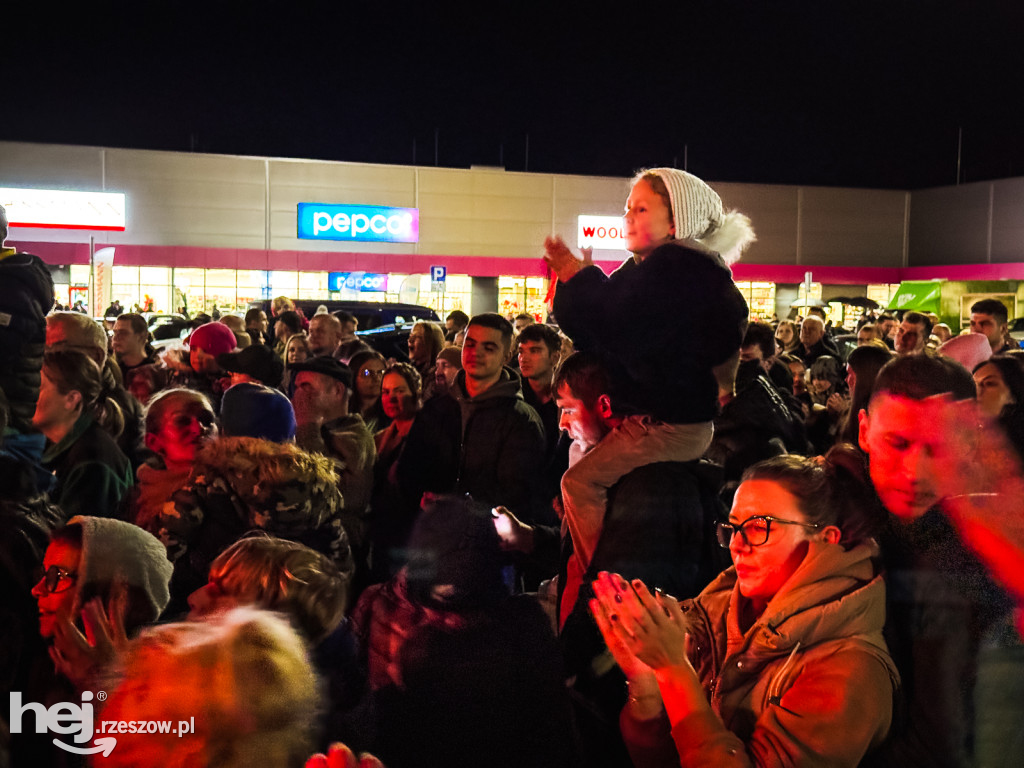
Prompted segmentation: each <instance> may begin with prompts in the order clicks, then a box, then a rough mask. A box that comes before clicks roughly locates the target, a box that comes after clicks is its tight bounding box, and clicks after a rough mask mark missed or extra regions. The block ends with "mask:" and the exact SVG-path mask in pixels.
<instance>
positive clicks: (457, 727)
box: [352, 570, 575, 768]
mask: <svg viewBox="0 0 1024 768" xmlns="http://www.w3.org/2000/svg"><path fill="white" fill-rule="evenodd" d="M352 623H353V627H354V631H355V633H356V635H357V637H358V638H359V640H360V641H361V644H362V645H361V647H362V649H363V652H364V654H365V658H366V660H367V662H368V666H369V679H370V687H371V689H372V690H373V694H372V706H373V709H374V711H375V713H376V728H375V729H374V730H375V731H376V732H377V733H378V738H379V739H380V742H379V744H377V745H376V746H374V748H373V751H374V752H375V753H376V754H378V755H379V756H380V757H381V758H382V759H383V760H386V761H387V765H389V766H393V767H394V768H405V766H442V765H443V766H448V767H451V768H454V767H457V766H466V767H467V768H469V767H470V766H472V767H473V768H477V767H478V766H495V767H497V768H504V767H505V766H507V767H508V768H512V767H513V766H516V767H517V768H518V767H521V766H536V767H537V768H548V767H549V766H550V768H555V767H556V766H557V767H558V768H563V766H567V767H568V768H571V767H572V766H573V765H574V763H573V754H574V751H575V745H574V741H573V727H572V725H573V724H572V717H571V711H570V708H569V698H568V695H567V693H566V689H565V686H564V685H563V682H562V675H561V665H560V663H559V659H558V652H557V649H556V647H555V641H554V637H553V634H552V630H551V626H550V624H549V623H548V621H547V619H546V617H545V616H544V613H543V612H542V610H541V609H540V607H539V606H538V604H537V602H536V600H534V599H533V598H532V597H530V596H526V595H518V596H515V597H510V598H504V599H501V600H498V601H496V602H494V603H490V604H487V605H486V606H482V607H479V608H476V609H467V610H464V611H455V610H443V609H438V608H436V607H432V606H426V605H423V604H421V603H420V602H417V601H416V600H414V599H413V598H412V597H411V595H410V590H409V586H408V583H407V579H406V571H405V570H403V571H401V572H400V573H399V574H398V576H396V577H395V578H393V579H392V580H391V581H389V582H387V583H385V584H378V585H374V586H372V587H370V588H369V589H367V590H366V592H364V593H363V595H362V597H361V598H360V599H359V603H358V605H357V606H356V609H355V611H354V612H353V616H352Z"/></svg>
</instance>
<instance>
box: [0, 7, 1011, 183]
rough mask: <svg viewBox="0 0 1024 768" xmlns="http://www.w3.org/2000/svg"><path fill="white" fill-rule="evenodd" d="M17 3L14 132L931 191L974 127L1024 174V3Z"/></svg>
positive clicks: (13, 13)
mask: <svg viewBox="0 0 1024 768" xmlns="http://www.w3.org/2000/svg"><path fill="white" fill-rule="evenodd" d="M11 5H12V4H7V6H8V7H7V8H5V10H4V11H3V12H2V15H0V31H2V39H3V41H4V42H3V48H2V50H3V54H2V59H0V60H2V69H3V72H4V77H3V82H4V84H5V87H4V96H3V104H2V107H0V115H2V119H0V139H6V140H16V141H34V142H56V143H71V144H91V145H101V146H115V147H133V148H147V149H167V150H178V151H189V150H194V151H197V152H215V153H227V154H251V155H270V156H285V157H307V158H316V159H330V160H350V161H357V162H374V163H413V162H415V163H417V164H419V165H433V164H434V163H435V154H434V147H435V136H436V137H437V163H438V164H440V165H442V166H448V167H469V166H470V165H503V166H505V167H506V168H507V169H509V170H530V171H539V172H557V173H580V174H607V175H618V176H625V175H629V174H631V173H632V172H633V171H634V170H636V169H637V168H640V167H643V166H649V165H671V164H676V165H678V166H680V167H681V166H682V165H683V163H684V158H685V162H686V164H687V167H688V169H689V170H690V171H691V172H694V173H696V174H698V175H700V176H702V177H704V178H706V179H709V180H713V181H737V182H752V183H758V182H763V183H775V184H817V185H838V186H855V187H889V188H910V189H918V188H922V187H928V186H938V185H945V184H952V183H955V181H956V179H957V142H958V131H959V130H960V129H962V132H963V149H962V154H961V157H962V167H961V172H960V173H961V180H963V181H978V180H982V179H991V178H999V177H1006V176H1014V175H1021V176H1024V3H1020V2H996V3H986V2H977V1H976V2H947V1H946V0H942V1H941V2H929V0H916V1H915V2H898V1H892V0H890V1H889V2H880V3H875V2H837V1H835V0H818V2H813V3H812V2H786V1H785V0H773V1H771V2H769V1H768V0H764V1H762V2H732V1H731V0H717V2H690V1H688V0H678V2H675V3H672V4H670V5H668V6H662V5H661V4H652V3H646V2H642V1H641V2H627V3H620V4H615V5H611V4H597V3H591V4H579V5H577V4H556V3H550V2H549V3H543V4H541V3H536V4H535V3H523V2H520V3H504V2H488V3H474V4H440V3H420V4H418V5H416V6H414V7H413V8H409V7H407V6H405V5H404V4H391V3H384V2H381V3H358V4H356V3H351V2H341V1H338V2H332V3H326V2H297V1H296V2H267V1H265V0H251V1H250V2H230V3H229V2H219V1H218V0H208V2H206V3H190V2H179V3H172V2H157V1H154V2H152V3H139V2H132V3H124V2H102V0H101V1H99V2H90V3H84V4H80V5H78V6H74V7H71V8H68V7H65V6H59V10H57V9H58V6H57V5H56V4H54V5H52V6H50V5H49V4H43V3H35V4H32V5H33V6H34V7H33V8H26V7H19V8H17V9H11V8H10V6H11ZM26 5H29V4H28V3H23V4H22V6H26ZM42 6H49V7H42ZM668 9H671V10H668ZM527 136H528V137H529V139H528V143H529V153H528V156H527V151H526V146H527ZM414 153H415V154H414ZM0 181H2V180H0Z"/></svg>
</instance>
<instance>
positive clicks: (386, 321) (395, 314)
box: [249, 299, 441, 331]
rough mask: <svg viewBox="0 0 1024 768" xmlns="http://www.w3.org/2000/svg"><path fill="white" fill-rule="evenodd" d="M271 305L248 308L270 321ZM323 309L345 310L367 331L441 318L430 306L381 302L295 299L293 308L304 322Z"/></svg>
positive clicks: (254, 303) (252, 304)
mask: <svg viewBox="0 0 1024 768" xmlns="http://www.w3.org/2000/svg"><path fill="white" fill-rule="evenodd" d="M271 303H272V302H270V301H269V300H267V301H253V302H250V303H249V308H250V309H252V308H259V309H262V310H263V311H264V312H266V313H267V317H268V318H270V317H271V314H270V305H271ZM321 305H323V306H325V307H327V311H328V312H338V311H339V310H345V311H346V312H351V313H352V314H353V315H355V318H356V320H358V321H359V330H361V331H370V330H373V329H374V328H379V327H381V326H383V325H401V324H403V323H415V322H416V321H417V320H430V321H432V322H435V323H437V322H440V321H441V318H439V317H438V316H437V312H435V311H434V310H432V309H431V308H430V307H423V306H420V305H419V304H397V303H391V302H385V301H334V300H324V299H297V300H295V306H297V307H298V308H299V309H301V310H302V314H304V315H305V316H306V319H307V320H308V319H309V318H311V317H313V315H315V314H316V310H317V307H319V306H321ZM271 320H273V319H272V318H271Z"/></svg>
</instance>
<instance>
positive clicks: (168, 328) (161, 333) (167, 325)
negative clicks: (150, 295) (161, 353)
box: [146, 315, 192, 350]
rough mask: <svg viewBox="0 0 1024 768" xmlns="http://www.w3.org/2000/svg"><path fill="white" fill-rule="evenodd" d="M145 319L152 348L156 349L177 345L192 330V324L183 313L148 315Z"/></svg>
mask: <svg viewBox="0 0 1024 768" xmlns="http://www.w3.org/2000/svg"><path fill="white" fill-rule="evenodd" d="M146 320H147V322H148V323H149V333H150V335H151V336H152V337H153V342H152V344H153V348H154V349H157V350H160V349H165V348H167V347H173V346H175V345H177V344H178V343H179V342H180V341H181V340H182V339H184V338H185V337H186V336H188V334H189V333H190V332H191V331H192V324H191V322H190V321H189V319H188V318H186V317H185V316H184V315H148V316H147V318H146Z"/></svg>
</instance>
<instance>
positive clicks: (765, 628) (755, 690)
mask: <svg viewBox="0 0 1024 768" xmlns="http://www.w3.org/2000/svg"><path fill="white" fill-rule="evenodd" d="M875 555H877V548H876V547H874V546H869V545H865V544H862V545H858V546H855V547H854V548H853V549H851V550H849V551H846V550H844V549H843V548H842V547H840V546H839V545H836V544H828V543H825V542H811V543H810V548H809V550H808V553H807V556H806V557H805V558H804V560H803V562H802V563H801V564H800V566H799V568H797V570H796V572H795V573H794V574H793V576H792V577H791V578H790V579H789V581H787V582H786V584H785V586H784V587H783V588H782V590H780V591H779V592H778V594H776V595H775V597H774V598H773V599H772V600H771V602H769V603H768V606H767V607H766V608H765V610H764V613H762V614H761V616H760V617H759V618H758V619H757V621H756V622H755V623H754V625H753V626H752V627H751V628H750V629H748V630H747V631H746V632H742V631H741V630H740V623H739V614H740V609H741V606H740V604H741V603H742V602H743V601H744V600H745V598H743V597H742V596H741V595H740V594H739V590H738V586H737V583H736V570H735V568H730V569H729V570H727V571H725V572H724V573H723V574H722V575H721V576H719V577H718V578H717V579H716V580H715V581H713V582H712V583H711V584H710V585H709V586H708V587H707V589H705V590H704V591H703V592H702V593H701V594H700V595H699V596H697V597H696V598H694V599H693V600H691V601H687V602H685V603H684V604H683V610H684V613H685V615H686V618H687V620H688V621H689V638H688V645H687V657H688V658H689V659H690V660H691V663H692V664H693V666H694V669H695V670H696V672H697V677H698V679H699V680H700V682H701V685H702V686H703V688H704V691H705V694H706V695H707V696H708V699H709V701H710V703H711V708H712V709H713V710H714V713H713V714H712V713H708V712H703V711H698V712H694V713H692V714H690V715H688V716H687V717H685V718H683V719H682V720H681V721H680V722H679V723H678V724H677V725H676V726H675V727H674V728H672V729H671V732H670V731H669V724H668V720H667V718H664V716H663V717H662V719H660V720H659V719H654V720H648V721H637V720H633V719H632V718H631V717H630V716H629V710H628V708H627V709H625V710H623V713H622V718H621V725H622V729H623V737H624V738H625V740H626V744H627V745H628V746H629V748H630V754H631V755H632V757H633V761H634V763H635V764H636V765H637V766H638V768H643V767H644V766H650V765H673V766H678V765H684V766H691V765H693V766H696V765H717V766H724V765H729V766H750V765H756V766H768V765H772V766H774V765H787V766H790V765H792V766H804V765H848V766H856V765H857V764H858V763H859V762H860V760H861V758H863V756H864V754H865V753H866V752H867V751H868V750H869V749H870V748H872V747H876V746H878V744H880V743H881V742H882V740H883V739H884V738H885V736H886V734H887V733H888V731H889V726H890V722H891V720H892V706H893V698H894V695H895V691H896V688H897V686H898V682H899V676H898V674H897V672H896V667H895V665H894V664H893V662H892V659H891V658H890V656H889V652H888V650H887V648H886V645H885V640H884V639H883V637H882V626H883V623H884V621H885V584H884V582H883V581H882V577H881V576H880V575H876V574H875V566H874V563H873V561H872V557H873V556H875ZM670 738H671V740H672V741H674V742H675V748H676V753H675V754H673V752H672V750H671V749H667V748H666V747H667V746H670V743H669V739H670Z"/></svg>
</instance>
